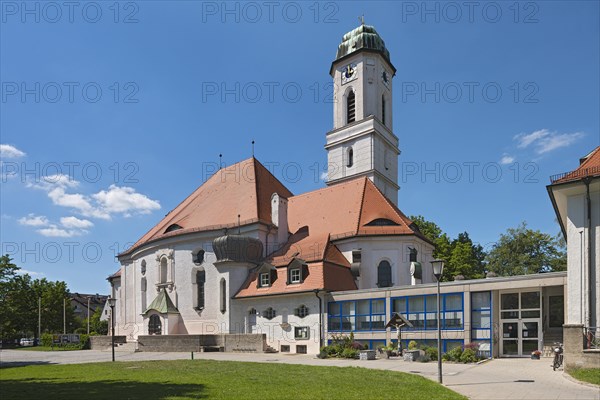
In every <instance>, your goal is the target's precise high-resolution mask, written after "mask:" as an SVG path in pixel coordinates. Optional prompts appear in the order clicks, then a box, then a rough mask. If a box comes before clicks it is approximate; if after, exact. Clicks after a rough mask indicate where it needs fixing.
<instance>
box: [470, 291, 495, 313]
mask: <svg viewBox="0 0 600 400" xmlns="http://www.w3.org/2000/svg"><path fill="white" fill-rule="evenodd" d="M490 307H491V296H490V292H476V293H471V308H472V309H473V310H479V309H482V308H490Z"/></svg>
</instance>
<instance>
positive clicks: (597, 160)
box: [550, 146, 600, 184]
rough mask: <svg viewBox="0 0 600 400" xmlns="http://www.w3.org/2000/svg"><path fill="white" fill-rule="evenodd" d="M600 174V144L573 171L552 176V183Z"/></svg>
mask: <svg viewBox="0 0 600 400" xmlns="http://www.w3.org/2000/svg"><path fill="white" fill-rule="evenodd" d="M596 176H600V146H598V147H596V148H595V149H594V150H592V152H591V153H590V154H588V155H587V156H585V157H584V158H582V159H581V164H580V165H579V167H578V168H577V169H576V170H574V171H571V172H567V173H562V174H558V175H554V176H552V177H550V181H551V182H552V184H556V183H565V182H571V181H576V180H580V179H583V178H587V177H596Z"/></svg>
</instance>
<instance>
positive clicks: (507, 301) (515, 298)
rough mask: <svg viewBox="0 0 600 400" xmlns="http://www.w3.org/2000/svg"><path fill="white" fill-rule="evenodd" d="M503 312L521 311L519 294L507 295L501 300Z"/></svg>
mask: <svg viewBox="0 0 600 400" xmlns="http://www.w3.org/2000/svg"><path fill="white" fill-rule="evenodd" d="M500 304H501V307H502V308H501V309H502V310H518V309H519V294H518V293H505V294H503V295H502V296H501V300H500Z"/></svg>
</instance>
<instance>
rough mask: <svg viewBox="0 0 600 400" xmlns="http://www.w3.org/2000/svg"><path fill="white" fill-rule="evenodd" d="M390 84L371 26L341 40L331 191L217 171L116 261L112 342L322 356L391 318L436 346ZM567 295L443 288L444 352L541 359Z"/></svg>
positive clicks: (552, 287)
mask: <svg viewBox="0 0 600 400" xmlns="http://www.w3.org/2000/svg"><path fill="white" fill-rule="evenodd" d="M395 74H396V69H395V68H394V65H393V64H392V62H391V58H390V53H389V51H388V50H387V48H386V47H385V43H384V41H383V39H382V38H381V36H380V35H379V34H378V33H377V32H376V31H375V29H374V28H373V27H371V26H368V25H364V24H363V25H360V26H359V27H357V28H356V29H354V30H352V31H351V32H348V33H347V34H345V35H344V36H343V38H342V42H341V43H340V45H339V46H338V49H337V54H336V57H335V59H334V60H333V62H332V64H331V68H330V75H331V78H332V79H333V83H334V84H333V90H334V93H333V97H334V102H333V103H334V105H333V129H332V130H331V131H329V132H328V133H327V134H326V137H325V140H326V144H325V150H326V151H327V158H328V165H329V171H328V176H327V182H326V183H327V185H326V187H324V188H322V189H317V190H314V191H311V192H308V193H302V194H293V193H292V192H290V190H289V189H287V188H286V187H285V185H284V184H283V183H282V182H280V181H279V180H278V179H277V178H276V177H275V176H273V175H272V174H271V173H270V172H269V171H268V169H267V168H265V166H263V165H262V164H261V163H260V161H259V160H257V159H256V158H254V157H252V158H250V159H247V160H243V161H240V162H238V163H237V164H233V165H231V166H229V167H227V168H223V169H221V170H219V171H217V172H216V173H215V174H214V175H212V176H211V177H210V178H208V179H207V180H206V182H204V183H203V184H202V185H201V186H200V187H199V188H198V189H196V190H195V191H194V192H193V193H192V194H191V195H189V196H188V197H187V198H186V199H185V200H183V202H182V203H181V204H179V205H178V206H177V207H176V208H175V209H173V210H172V211H170V212H169V213H168V214H167V215H166V216H165V217H164V218H163V219H162V220H161V221H160V222H158V224H156V226H154V227H153V228H152V229H150V231H148V232H147V233H146V234H144V235H143V236H142V237H141V238H140V239H139V240H137V242H135V244H134V245H133V246H132V247H131V248H130V249H128V250H127V251H125V252H123V253H121V254H119V256H118V259H119V261H120V263H121V268H120V269H119V271H117V272H116V273H115V274H113V275H112V276H110V277H109V278H108V279H109V281H110V283H111V285H112V297H113V298H115V299H116V307H115V319H114V322H115V334H116V335H119V336H120V338H121V340H123V341H127V342H131V343H134V344H135V346H136V348H137V349H138V350H140V351H200V350H209V349H219V350H224V351H279V352H290V353H309V354H317V353H318V352H319V349H320V347H321V346H323V345H325V344H327V343H328V342H329V341H330V340H331V339H332V338H333V337H334V336H335V335H340V334H343V335H348V334H350V333H352V334H354V337H355V340H357V341H359V342H361V343H363V344H365V345H368V346H369V347H371V348H376V347H377V346H380V345H385V344H386V343H389V342H394V340H395V339H394V338H395V337H396V336H395V332H391V330H390V329H389V328H386V324H387V321H389V320H390V318H391V317H392V315H393V314H394V313H398V314H400V315H402V316H404V317H405V318H406V319H407V320H408V321H409V322H410V323H411V325H412V327H411V328H410V329H409V330H408V331H407V332H406V333H405V334H403V340H407V341H408V340H416V341H418V342H421V343H424V344H428V345H431V344H433V343H434V340H435V339H436V332H437V312H438V310H437V303H436V301H435V293H436V280H435V277H434V275H433V270H432V265H431V261H433V258H432V255H433V250H434V246H433V244H432V243H431V242H430V241H429V240H428V239H427V238H426V237H425V236H424V235H423V234H422V233H421V232H419V229H418V227H417V226H416V225H415V224H414V223H413V222H412V221H410V220H409V219H408V218H407V217H406V215H405V214H404V213H403V212H402V211H400V210H399V209H398V207H397V203H398V189H399V187H398V184H397V182H398V156H399V154H400V148H399V140H398V136H396V134H395V133H394V130H393V118H392V117H393V116H392V103H393V93H392V89H393V85H392V80H393V78H394V76H395ZM565 285H566V273H564V272H556V273H546V274H537V275H528V276H521V277H496V278H493V277H490V278H487V279H478V280H470V281H464V280H456V281H454V282H444V283H442V285H441V309H440V329H441V330H442V332H443V333H442V337H443V351H447V350H449V349H450V348H452V347H454V346H463V345H465V344H468V343H476V344H477V345H478V346H479V347H478V349H479V350H478V351H479V352H480V353H482V355H484V356H507V357H515V356H516V357H521V356H529V354H530V353H531V352H532V351H535V350H537V349H540V350H541V349H544V350H546V349H547V348H549V346H548V343H550V345H551V343H552V342H553V341H555V340H562V325H563V323H564V314H565V311H564V310H565V304H564V297H565V296H564V294H565ZM405 345H406V344H405Z"/></svg>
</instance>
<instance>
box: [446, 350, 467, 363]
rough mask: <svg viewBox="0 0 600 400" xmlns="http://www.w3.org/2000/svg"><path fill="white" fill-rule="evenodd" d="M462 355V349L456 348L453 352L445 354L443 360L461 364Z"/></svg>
mask: <svg viewBox="0 0 600 400" xmlns="http://www.w3.org/2000/svg"><path fill="white" fill-rule="evenodd" d="M462 353H463V350H462V347H460V346H458V347H455V348H453V349H452V350H450V351H448V352H447V353H446V354H444V355H443V356H442V360H444V361H454V362H460V356H461V355H462Z"/></svg>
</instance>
